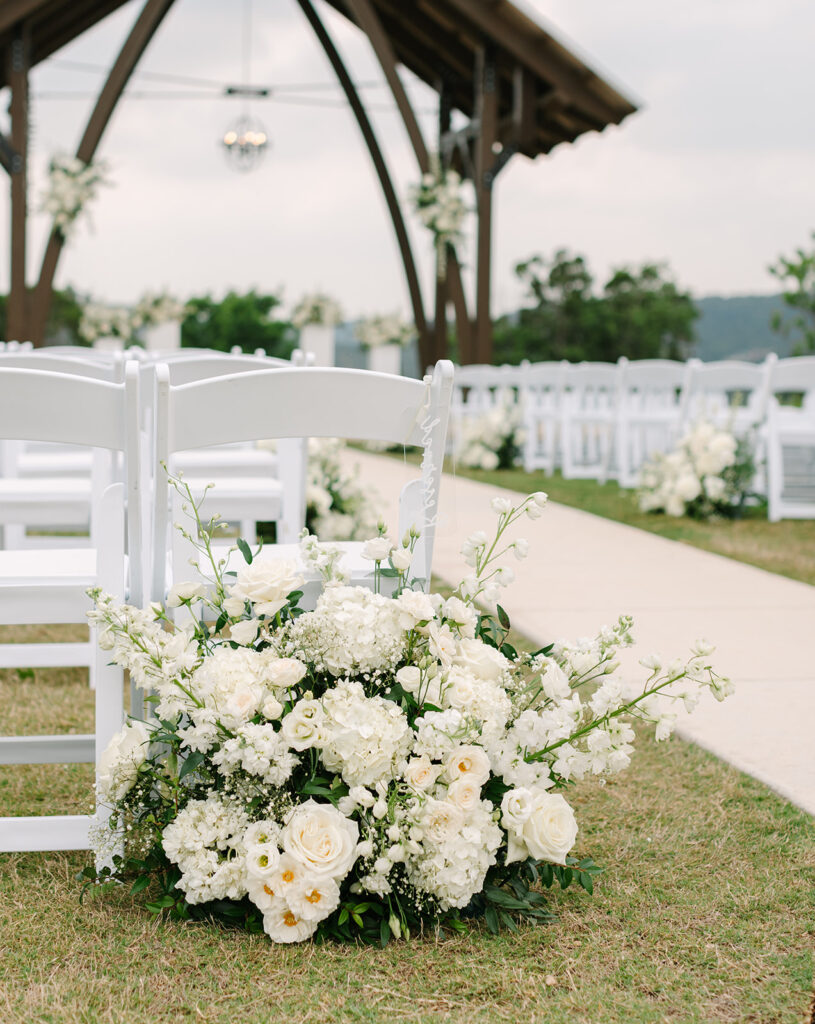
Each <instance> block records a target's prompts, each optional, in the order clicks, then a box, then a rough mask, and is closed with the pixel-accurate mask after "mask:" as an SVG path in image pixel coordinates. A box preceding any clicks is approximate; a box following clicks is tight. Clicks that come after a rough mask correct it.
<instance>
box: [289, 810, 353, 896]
mask: <svg viewBox="0 0 815 1024" xmlns="http://www.w3.org/2000/svg"><path fill="white" fill-rule="evenodd" d="M358 839H359V826H358V825H357V823H356V822H355V821H351V819H350V818H346V817H345V815H343V814H340V812H339V811H338V810H337V809H336V807H332V806H331V805H330V804H318V803H317V802H316V801H315V800H307V801H306V803H304V804H300V806H299V807H298V808H296V809H295V811H294V812H293V814H292V815H291V817H290V818H289V820H288V822H287V823H286V827H285V828H284V829H283V849H284V850H285V851H286V853H288V854H289V856H290V857H292V858H293V859H294V860H296V861H299V862H300V863H301V864H302V865H303V866H304V867H305V868H306V869H307V870H308V871H310V872H312V873H313V874H315V875H328V876H329V877H331V878H335V879H341V878H344V877H345V876H346V875H347V874H348V872H349V871H350V870H351V867H352V866H353V864H354V861H355V860H356V858H357V841H358Z"/></svg>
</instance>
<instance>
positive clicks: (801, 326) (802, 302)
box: [768, 232, 815, 355]
mask: <svg viewBox="0 0 815 1024" xmlns="http://www.w3.org/2000/svg"><path fill="white" fill-rule="evenodd" d="M812 239H813V241H815V232H813V233H812ZM768 269H769V271H770V273H771V274H772V275H773V277H777V278H778V280H779V281H780V282H781V284H782V286H783V288H784V291H783V293H782V298H783V299H784V302H785V304H786V305H787V306H788V307H789V309H790V310H791V311H792V312H791V313H790V314H789V315H788V316H786V317H785V316H784V315H783V313H780V312H779V313H774V314H773V316H772V319H771V320H770V324H771V326H772V328H773V330H775V331H778V333H779V334H782V335H784V337H787V338H792V339H794V341H795V345H794V347H793V351H792V354H793V355H804V354H805V353H807V352H815V251H813V252H806V251H805V250H804V249H796V250H795V256H794V257H793V258H792V259H788V258H787V257H786V256H779V257H778V262H777V263H776V264H774V265H773V266H770V267H769V268H768Z"/></svg>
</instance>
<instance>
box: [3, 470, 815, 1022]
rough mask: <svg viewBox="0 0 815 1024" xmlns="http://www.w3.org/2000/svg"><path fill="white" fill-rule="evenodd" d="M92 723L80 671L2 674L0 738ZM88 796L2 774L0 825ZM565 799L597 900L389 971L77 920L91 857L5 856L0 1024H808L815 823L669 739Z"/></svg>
mask: <svg viewBox="0 0 815 1024" xmlns="http://www.w3.org/2000/svg"><path fill="white" fill-rule="evenodd" d="M526 486H527V485H524V487H526ZM547 489H550V490H551V491H553V492H554V490H555V489H554V488H553V487H549V488H547ZM553 496H556V495H555V494H554V493H553ZM9 629H10V628H9V627H6V628H5V629H3V630H0V640H2V639H6V640H8V639H9V638H10V637H9ZM18 638H19V637H18ZM55 638H56V637H55ZM91 707H92V699H91V694H90V692H89V690H88V688H87V682H86V681H85V680H84V679H83V676H82V673H81V672H79V671H78V670H72V671H67V670H54V669H51V670H39V671H37V672H36V673H35V674H34V675H33V676H28V677H23V678H21V676H20V675H19V674H18V673H17V672H16V671H5V672H0V717H2V724H0V730H2V731H3V732H12V731H20V732H38V731H41V732H44V731H49V730H51V729H53V730H55V731H56V730H57V729H62V728H64V729H71V730H75V731H82V730H83V729H88V728H89V727H90V721H91V717H90V716H91ZM89 784H90V768H89V766H88V767H86V766H77V767H69V766H68V767H60V766H47V767H42V768H28V767H5V768H0V814H25V813H48V812H61V813H66V812H68V813H70V812H73V813H76V812H81V811H82V810H84V809H86V808H87V807H88V804H89V798H90V789H89ZM569 799H570V800H571V801H572V802H573V804H574V805H575V808H576V810H577V814H578V819H579V821H580V827H581V831H580V835H579V837H578V845H577V849H576V851H575V852H576V853H579V854H583V853H591V854H592V856H594V858H595V860H597V861H598V862H599V863H601V864H603V865H604V866H605V868H606V872H605V873H604V874H603V875H601V876H600V878H599V879H598V882H597V884H596V887H595V893H594V896H593V897H590V896H588V895H587V894H586V893H583V892H582V891H572V890H571V889H569V890H567V891H565V892H559V891H558V892H553V893H552V896H551V906H552V909H554V910H556V911H557V912H558V914H559V915H560V916H559V920H558V921H557V922H556V923H554V924H551V925H548V926H546V927H544V928H540V929H537V930H532V929H528V928H527V929H523V930H522V931H521V932H520V934H518V935H509V934H508V935H501V936H500V937H497V938H495V937H492V936H491V935H489V933H487V932H486V931H485V930H476V931H474V932H473V933H472V934H470V935H468V936H465V937H457V938H454V939H449V940H447V941H437V940H435V939H434V938H433V937H432V936H428V937H426V938H416V939H413V940H412V941H410V942H409V943H407V944H404V943H398V944H392V945H390V946H388V948H387V949H386V950H384V951H378V950H371V949H365V948H341V947H335V946H325V947H321V948H318V947H314V946H312V945H310V944H308V945H302V946H295V947H285V946H273V945H271V944H270V943H269V941H268V940H267V939H266V938H265V937H263V936H247V935H245V934H243V933H239V932H230V931H224V930H221V929H213V928H210V927H206V926H204V925H201V924H192V925H190V924H178V923H167V922H164V921H161V920H156V919H155V918H153V917H152V916H151V915H150V914H149V913H148V912H147V911H146V910H145V909H144V908H143V906H142V898H143V897H139V898H137V899H133V898H131V897H130V896H129V895H128V893H127V892H125V891H120V892H116V893H113V894H107V895H104V894H99V893H97V894H93V895H92V896H91V897H90V898H87V899H86V900H85V901H84V902H83V903H82V904H80V903H79V902H78V893H79V889H78V885H77V883H76V882H75V881H74V875H75V873H76V871H77V870H78V869H79V868H81V867H82V865H83V864H84V863H85V862H86V855H84V854H81V853H70V854H55V853H51V854H2V855H0V895H1V896H2V898H0V1021H2V1024H62V1022H66V1024H68V1022H70V1024H97V1022H105V1024H165V1022H166V1024H176V1022H186V1021H190V1022H193V1021H195V1022H202V1024H233V1022H236V1021H239V1022H241V1024H271V1022H276V1021H281V1020H285V1021H291V1022H314V1024H323V1022H325V1024H328V1022H336V1024H340V1022H342V1024H346V1022H380V1021H382V1022H385V1021H387V1022H396V1024H402V1022H410V1024H430V1022H434V1024H435V1022H440V1021H450V1022H462V1024H463V1022H466V1024H475V1022H484V1024H493V1022H519V1024H520V1022H523V1024H644V1022H648V1024H651V1022H654V1024H657V1022H674V1024H693V1022H697V1024H715V1022H745V1024H746V1022H752V1024H804V1022H807V1024H809V1021H810V1020H811V1013H812V1010H811V997H812V978H813V959H812V947H813V937H814V936H815V841H814V840H815V832H814V830H813V821H812V819H811V818H809V817H808V816H807V815H806V814H805V813H804V812H803V811H799V810H796V809H795V808H793V807H792V806H790V805H789V804H787V803H786V802H785V801H784V800H782V799H781V798H779V797H777V796H775V795H773V794H772V793H770V792H769V791H768V790H767V789H765V788H764V787H763V786H762V785H761V784H760V783H758V782H756V781H754V780H752V779H750V778H748V777H747V776H744V775H742V774H740V773H739V772H737V771H735V770H734V769H732V768H730V767H728V766H727V765H725V764H723V763H722V762H720V761H718V760H717V759H715V758H714V757H712V756H710V755H708V754H706V753H705V752H704V751H702V750H699V749H698V748H696V747H693V746H691V745H689V744H685V743H682V742H680V741H678V740H673V741H671V742H669V743H667V744H662V745H660V746H659V747H657V746H656V745H655V744H653V743H652V742H651V741H647V740H644V741H643V742H642V744H641V747H640V749H639V751H638V756H636V757H635V759H634V764H633V767H632V768H631V769H630V770H629V771H628V772H627V773H625V774H623V775H621V776H617V777H616V779H613V780H611V781H609V783H608V784H607V785H606V786H604V787H600V786H597V785H596V784H586V785H578V786H576V787H574V789H573V790H572V791H571V794H570V795H569Z"/></svg>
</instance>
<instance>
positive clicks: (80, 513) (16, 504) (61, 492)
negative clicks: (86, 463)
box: [0, 477, 91, 526]
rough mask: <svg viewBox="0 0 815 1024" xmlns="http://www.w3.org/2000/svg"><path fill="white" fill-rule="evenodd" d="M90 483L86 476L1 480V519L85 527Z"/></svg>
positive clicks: (12, 521)
mask: <svg viewBox="0 0 815 1024" xmlns="http://www.w3.org/2000/svg"><path fill="white" fill-rule="evenodd" d="M90 503H91V482H90V479H89V478H86V477H85V478H83V477H41V478H35V479H28V480H21V479H19V478H18V477H11V478H6V479H0V522H2V523H25V524H26V525H28V526H38V525H49V526H51V525H55V524H57V523H59V525H61V526H86V525H87V523H88V517H89V515H90Z"/></svg>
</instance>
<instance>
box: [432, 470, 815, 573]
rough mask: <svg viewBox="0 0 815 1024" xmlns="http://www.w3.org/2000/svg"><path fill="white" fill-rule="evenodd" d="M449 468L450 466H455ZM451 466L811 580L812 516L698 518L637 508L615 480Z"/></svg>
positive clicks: (759, 512)
mask: <svg viewBox="0 0 815 1024" xmlns="http://www.w3.org/2000/svg"><path fill="white" fill-rule="evenodd" d="M449 469H450V470H451V471H452V469H453V467H452V466H450V467H449ZM455 472H456V473H458V474H459V475H460V476H466V477H469V478H470V479H472V480H480V481H482V482H483V483H487V484H493V485H494V486H496V487H507V488H509V489H510V490H513V491H520V492H522V493H524V494H529V493H530V492H531V491H546V492H547V494H548V495H549V497H550V498H551V499H552V501H559V502H561V503H562V504H564V505H571V506H572V507H573V508H580V509H583V510H584V511H585V512H593V513H594V514H595V515H598V516H603V517H604V518H606V519H614V520H616V521H617V522H619V523H627V524H628V525H629V526H637V527H639V528H640V529H641V530H649V531H650V532H651V533H657V534H659V536H660V537H668V538H669V539H670V540H679V541H682V542H683V543H685V544H692V545H693V546H694V547H697V548H703V549H704V550H705V551H713V552H715V553H716V554H717V555H726V556H727V557H728V558H735V559H738V561H740V562H747V563H748V564H749V565H756V566H758V567H759V568H760V569H767V570H768V571H769V572H777V573H780V574H781V575H782V576H789V577H790V578H791V579H794V580H802V581H803V582H804V583H813V584H815V520H809V519H787V520H783V521H782V522H780V523H770V522H768V521H767V513H766V510H764V509H759V508H754V509H748V510H747V512H746V514H745V517H744V518H743V519H738V520H725V521H722V522H717V523H705V522H697V521H696V520H694V519H687V518H681V519H680V518H674V517H672V516H666V515H659V514H654V513H646V512H640V510H639V508H638V507H637V500H636V497H635V493H634V491H625V490H623V489H622V488H621V487H619V486H618V485H617V484H616V483H607V484H598V483H597V482H596V481H594V480H564V479H563V477H562V476H561V475H560V473H559V472H558V473H555V474H553V475H551V476H548V475H546V474H544V473H540V472H538V473H525V472H524V471H523V470H522V469H501V470H495V471H493V472H486V471H484V470H475V469H466V468H464V467H463V466H460V465H457V466H456V467H455Z"/></svg>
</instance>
